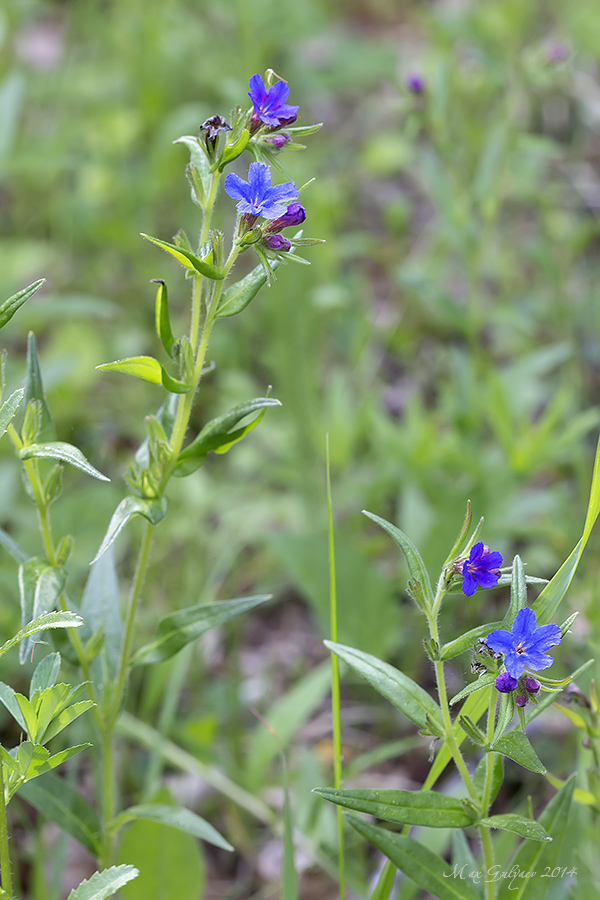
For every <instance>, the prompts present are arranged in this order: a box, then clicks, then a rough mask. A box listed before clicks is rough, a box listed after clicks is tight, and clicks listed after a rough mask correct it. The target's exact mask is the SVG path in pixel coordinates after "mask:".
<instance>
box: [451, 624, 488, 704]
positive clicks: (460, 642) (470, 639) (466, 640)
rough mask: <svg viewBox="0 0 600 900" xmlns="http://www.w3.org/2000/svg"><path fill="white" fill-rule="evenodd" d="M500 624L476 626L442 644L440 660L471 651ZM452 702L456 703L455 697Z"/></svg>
mask: <svg viewBox="0 0 600 900" xmlns="http://www.w3.org/2000/svg"><path fill="white" fill-rule="evenodd" d="M500 624H501V623H500V622H490V623H488V624H487V625H478V626H477V628H472V629H471V631H467V632H466V633H465V634H462V635H461V636H460V637H458V638H456V639H455V640H454V641H449V642H448V643H447V644H444V646H443V647H442V659H443V660H446V659H453V658H454V657H455V656H458V654H459V653H464V652H465V650H472V649H473V647H474V646H475V644H476V643H477V641H478V640H479V639H480V638H486V637H487V635H488V634H489V633H490V631H494V629H496V628H500ZM452 702H453V703H455V702H456V697H455V698H454V700H453V701H452Z"/></svg>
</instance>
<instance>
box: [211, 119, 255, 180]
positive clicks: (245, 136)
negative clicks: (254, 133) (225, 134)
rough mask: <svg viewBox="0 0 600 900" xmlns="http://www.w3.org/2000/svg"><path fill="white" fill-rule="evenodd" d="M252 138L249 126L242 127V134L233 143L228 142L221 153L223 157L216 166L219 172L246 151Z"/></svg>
mask: <svg viewBox="0 0 600 900" xmlns="http://www.w3.org/2000/svg"><path fill="white" fill-rule="evenodd" d="M249 140H250V132H249V131H248V129H247V128H242V131H241V133H240V136H239V137H238V139H237V140H236V141H234V142H233V144H226V146H225V147H224V148H223V152H222V153H221V158H220V159H219V162H218V164H217V166H216V168H218V170H219V172H222V171H223V169H224V168H225V166H227V165H229V163H230V162H233V161H234V159H237V158H238V156H241V154H242V153H243V152H244V150H245V149H246V147H247V146H248V141H249Z"/></svg>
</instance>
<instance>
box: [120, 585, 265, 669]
mask: <svg viewBox="0 0 600 900" xmlns="http://www.w3.org/2000/svg"><path fill="white" fill-rule="evenodd" d="M267 600H270V595H269V594H265V595H260V596H256V597H243V598H241V599H236V600H221V601H220V602H219V603H204V604H200V605H199V606H191V607H189V608H188V609H179V610H177V612H174V613H171V614H170V615H168V616H165V618H164V619H162V620H161V621H160V623H159V626H158V630H157V633H156V637H155V638H154V640H153V641H150V643H149V644H146V645H145V646H144V647H141V648H140V650H138V652H137V653H136V654H135V656H134V658H133V663H134V665H148V664H150V663H158V662H163V661H164V660H165V659H170V658H171V656H174V655H175V654H176V653H178V652H179V651H180V650H181V649H182V647H185V645H186V644H189V642H190V641H194V640H196V639H197V638H199V637H200V635H201V634H204V633H205V632H206V631H209V630H210V629H211V628H215V627H216V626H217V625H222V624H223V623H224V622H227V621H228V620H229V619H232V618H234V616H240V615H242V613H245V612H248V610H250V609H254V607H255V606H260V604H261V603H266V601H267Z"/></svg>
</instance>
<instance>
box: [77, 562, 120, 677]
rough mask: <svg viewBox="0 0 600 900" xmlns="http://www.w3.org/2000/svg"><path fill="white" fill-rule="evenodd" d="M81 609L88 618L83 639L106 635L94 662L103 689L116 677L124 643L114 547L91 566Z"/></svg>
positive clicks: (96, 675) (93, 665) (94, 668)
mask: <svg viewBox="0 0 600 900" xmlns="http://www.w3.org/2000/svg"><path fill="white" fill-rule="evenodd" d="M80 608H81V615H82V616H83V618H84V619H85V633H84V634H82V636H81V637H82V640H83V641H85V640H87V639H90V638H92V636H93V635H97V634H101V635H102V637H103V642H102V648H101V650H100V654H99V657H98V659H95V660H94V662H93V663H92V679H93V681H94V685H95V687H96V688H97V690H98V691H99V692H101V691H102V690H103V688H104V684H105V683H106V682H110V681H111V680H113V679H114V678H116V674H117V670H118V666H119V661H120V659H121V647H122V644H123V623H122V621H121V608H120V603H119V582H118V578H117V569H116V565H115V558H114V553H113V551H112V549H109V550H108V552H106V553H103V554H102V556H101V557H100V559H99V560H98V562H96V563H95V564H94V565H93V566H91V568H90V574H89V576H88V580H87V582H86V585H85V588H84V591H83V598H82V600H81V607H80Z"/></svg>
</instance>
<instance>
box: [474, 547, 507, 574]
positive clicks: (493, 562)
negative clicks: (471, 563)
mask: <svg viewBox="0 0 600 900" xmlns="http://www.w3.org/2000/svg"><path fill="white" fill-rule="evenodd" d="M501 565H502V554H501V553H498V551H497V550H493V551H492V552H491V553H485V554H484V555H483V556H482V557H481V560H480V562H479V566H480V567H481V568H482V569H483V568H484V567H485V568H486V569H488V570H489V569H499V568H500V566H501Z"/></svg>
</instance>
